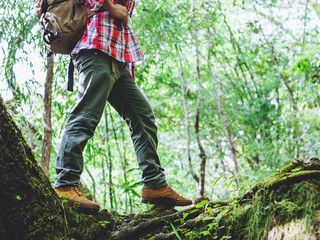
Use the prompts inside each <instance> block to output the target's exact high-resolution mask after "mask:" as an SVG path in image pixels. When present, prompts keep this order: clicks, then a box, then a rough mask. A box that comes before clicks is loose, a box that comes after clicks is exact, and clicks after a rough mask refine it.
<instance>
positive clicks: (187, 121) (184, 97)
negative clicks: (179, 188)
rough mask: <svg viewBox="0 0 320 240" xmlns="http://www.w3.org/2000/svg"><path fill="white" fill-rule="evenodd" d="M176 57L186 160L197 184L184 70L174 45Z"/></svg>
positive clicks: (178, 51) (197, 178) (178, 50)
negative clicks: (184, 131) (182, 110)
mask: <svg viewBox="0 0 320 240" xmlns="http://www.w3.org/2000/svg"><path fill="white" fill-rule="evenodd" d="M176 49H177V53H178V57H179V67H180V81H181V93H182V100H183V109H184V122H185V126H186V137H187V162H188V166H189V170H190V173H191V176H192V177H193V179H194V180H195V181H196V182H197V183H198V184H199V182H200V179H199V177H198V175H197V174H196V172H195V171H194V169H193V166H192V161H191V153H190V128H189V125H190V119H189V112H188V102H187V89H186V87H185V83H184V72H183V68H182V63H181V53H180V49H179V48H178V46H176Z"/></svg>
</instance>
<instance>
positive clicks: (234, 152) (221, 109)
mask: <svg viewBox="0 0 320 240" xmlns="http://www.w3.org/2000/svg"><path fill="white" fill-rule="evenodd" d="M206 24H207V31H208V38H207V39H208V58H207V63H208V69H209V72H210V75H211V77H212V79H214V80H215V82H216V83H217V92H218V106H219V113H220V116H221V119H222V121H223V124H224V127H225V130H226V132H227V136H228V141H229V145H230V149H231V158H232V161H233V164H234V169H235V173H236V175H239V166H238V159H237V150H236V147H235V143H234V140H233V135H232V132H231V128H230V124H229V121H228V119H227V116H226V114H225V111H224V107H223V103H222V85H221V81H220V79H219V78H217V76H216V75H215V74H214V73H213V71H212V69H211V64H210V49H211V30H210V25H209V19H208V11H207V15H206Z"/></svg>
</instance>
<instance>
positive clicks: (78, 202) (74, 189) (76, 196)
mask: <svg viewBox="0 0 320 240" xmlns="http://www.w3.org/2000/svg"><path fill="white" fill-rule="evenodd" d="M54 190H55V191H56V193H57V194H58V196H59V197H61V198H63V199H67V200H68V203H69V205H71V206H75V207H79V208H86V209H94V210H97V211H98V210H99V209H100V206H99V205H98V204H97V203H96V202H94V201H91V200H89V199H88V198H87V197H86V195H85V194H84V192H83V190H82V189H81V188H80V187H78V186H62V187H55V188H54Z"/></svg>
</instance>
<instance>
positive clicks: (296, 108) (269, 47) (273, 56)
mask: <svg viewBox="0 0 320 240" xmlns="http://www.w3.org/2000/svg"><path fill="white" fill-rule="evenodd" d="M254 9H255V11H256V15H257V19H258V21H259V16H258V13H257V10H256V7H255V6H254ZM260 31H261V33H262V36H263V38H264V40H265V42H266V44H267V46H268V49H269V52H270V54H271V57H272V60H273V62H274V64H275V65H276V69H277V72H278V74H279V76H280V78H281V80H282V81H283V83H284V85H285V86H286V88H287V90H288V93H289V95H290V98H291V101H292V104H293V108H294V110H296V111H297V110H298V105H297V102H296V100H295V98H294V96H293V93H292V91H291V89H290V87H289V84H288V81H289V79H288V78H287V77H286V76H284V75H283V73H282V72H281V70H280V67H279V61H278V58H277V56H276V55H275V54H274V50H273V47H272V46H271V44H270V43H269V41H268V39H267V37H266V35H265V34H264V32H263V29H262V26H261V27H260Z"/></svg>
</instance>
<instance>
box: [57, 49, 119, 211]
mask: <svg viewBox="0 0 320 240" xmlns="http://www.w3.org/2000/svg"><path fill="white" fill-rule="evenodd" d="M74 61H75V66H76V68H77V69H78V75H79V87H78V103H77V105H76V107H75V108H74V109H73V110H72V112H71V113H70V117H69V120H68V122H67V125H66V128H65V133H64V135H63V138H62V141H61V145H60V150H59V153H58V157H57V159H56V172H57V176H56V182H55V189H56V191H57V192H58V194H59V195H63V194H62V193H65V195H66V197H67V198H68V199H69V200H72V201H75V202H77V200H76V198H78V200H79V198H81V196H83V193H81V192H80V191H81V190H79V189H77V188H74V187H75V186H78V185H79V181H80V175H81V173H82V171H83V156H82V151H83V149H84V147H85V145H86V143H87V141H88V139H90V138H91V137H92V136H93V134H94V131H95V129H96V127H97V125H98V123H99V121H100V119H101V116H102V113H103V110H104V108H105V104H106V101H107V98H108V95H109V93H110V91H111V89H112V87H113V84H114V82H115V79H116V77H117V76H116V75H115V74H113V73H112V72H111V61H112V60H111V58H110V57H108V56H107V55H106V54H104V53H102V52H100V51H97V50H85V51H82V52H80V53H79V54H78V55H76V56H74ZM70 186H72V187H73V188H72V189H70ZM77 204H78V202H77ZM81 204H82V203H81ZM81 207H86V206H81Z"/></svg>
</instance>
